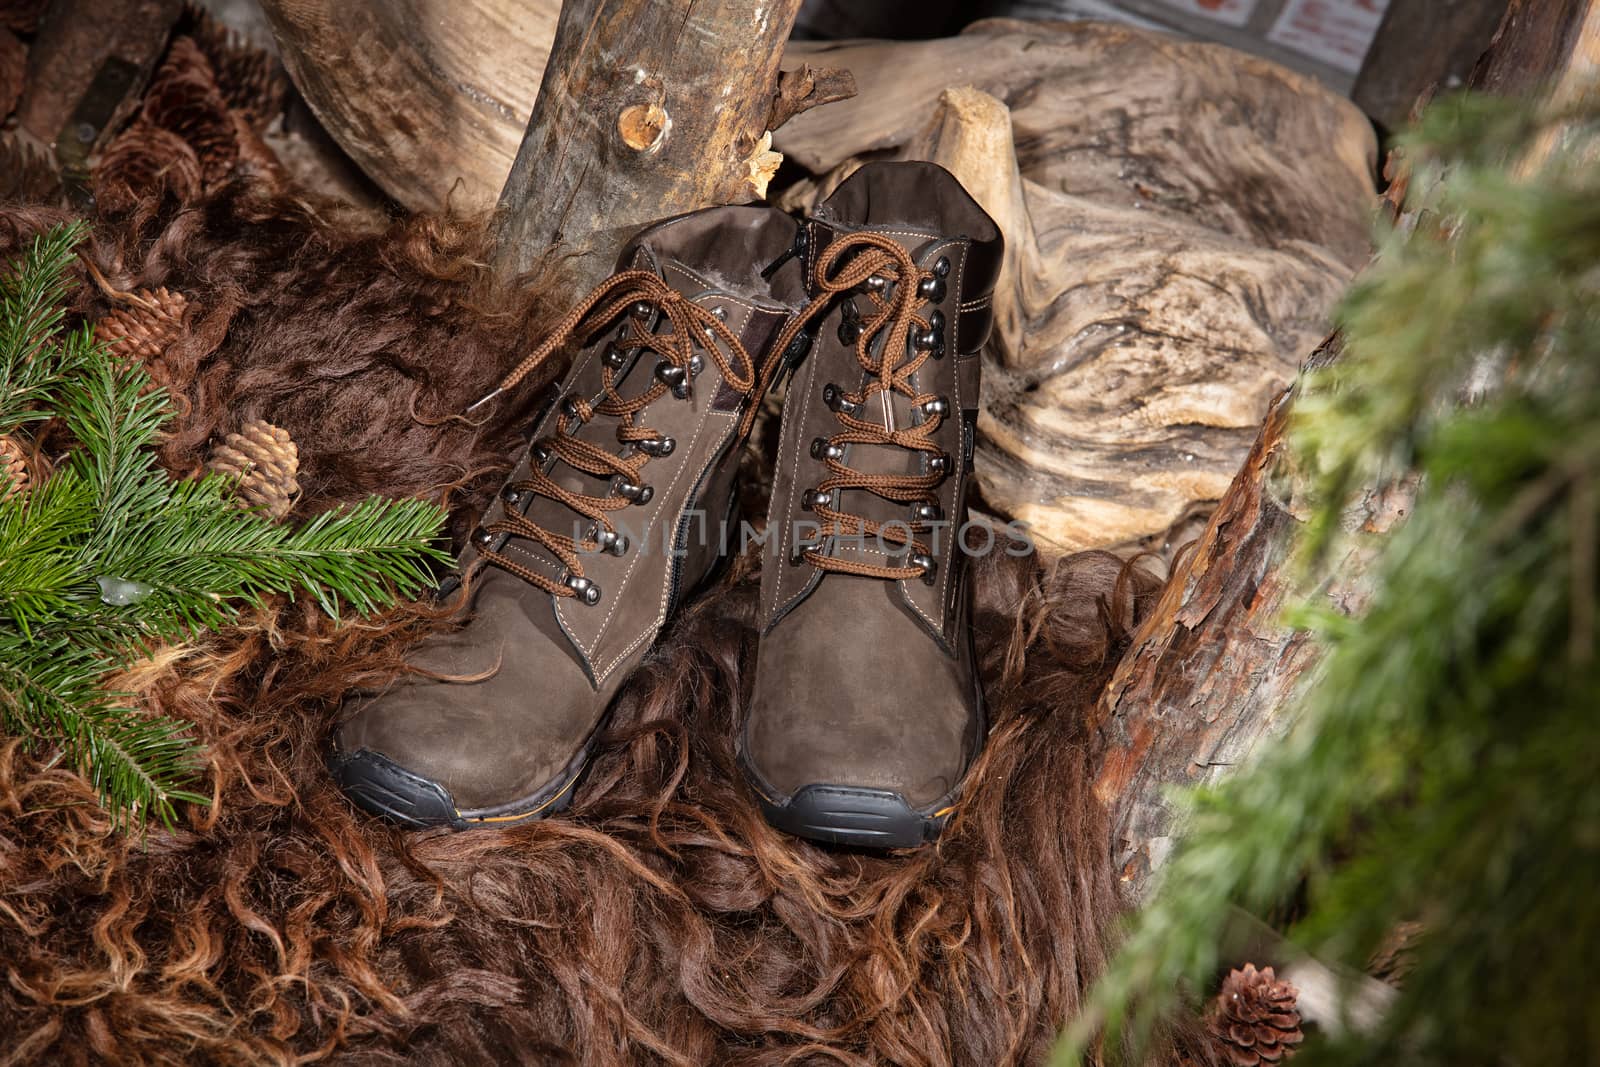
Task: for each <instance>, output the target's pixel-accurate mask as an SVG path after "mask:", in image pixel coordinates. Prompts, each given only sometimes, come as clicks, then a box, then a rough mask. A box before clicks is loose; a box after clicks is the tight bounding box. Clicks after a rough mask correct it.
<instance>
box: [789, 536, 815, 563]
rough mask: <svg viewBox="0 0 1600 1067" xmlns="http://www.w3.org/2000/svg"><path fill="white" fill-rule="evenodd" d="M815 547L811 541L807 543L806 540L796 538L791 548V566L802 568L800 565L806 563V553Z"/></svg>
mask: <svg viewBox="0 0 1600 1067" xmlns="http://www.w3.org/2000/svg"><path fill="white" fill-rule="evenodd" d="M815 547H816V546H815V545H813V544H812V543H811V542H810V541H807V540H806V539H805V538H802V537H797V538H795V541H794V544H793V545H791V546H789V566H791V567H798V566H800V564H802V563H804V562H805V561H806V553H807V552H809V551H810V550H811V549H813V548H815Z"/></svg>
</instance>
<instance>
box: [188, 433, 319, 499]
mask: <svg viewBox="0 0 1600 1067" xmlns="http://www.w3.org/2000/svg"><path fill="white" fill-rule="evenodd" d="M206 466H207V467H209V468H210V469H211V470H213V471H215V472H217V473H219V474H234V475H238V477H239V483H238V488H237V492H238V494H239V498H240V500H241V501H242V502H243V503H244V504H245V505H247V506H250V507H256V508H260V509H261V510H262V511H263V512H264V513H265V514H266V515H267V517H268V518H270V519H271V520H272V521H273V522H279V521H281V520H282V519H283V517H284V516H285V515H287V514H289V509H290V508H291V507H293V506H294V499H295V497H297V496H299V495H300V483H299V482H297V481H295V473H296V472H297V471H298V470H299V469H300V452H299V449H297V448H295V445H294V442H293V441H291V440H290V439H289V434H288V431H286V430H282V429H280V428H278V427H276V426H274V425H272V424H271V423H270V422H265V421H262V420H261V419H256V420H253V421H251V422H250V423H248V424H246V425H245V427H244V429H243V430H241V431H240V432H239V433H230V434H229V435H228V437H227V440H225V441H224V442H223V443H222V444H220V445H218V446H217V447H216V448H215V449H214V450H212V453H211V461H210V462H209V463H207V464H206Z"/></svg>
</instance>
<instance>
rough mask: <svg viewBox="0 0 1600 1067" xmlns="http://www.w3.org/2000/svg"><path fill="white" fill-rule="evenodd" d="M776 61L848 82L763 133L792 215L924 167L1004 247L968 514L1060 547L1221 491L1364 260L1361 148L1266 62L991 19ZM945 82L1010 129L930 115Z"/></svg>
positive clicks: (1365, 174)
mask: <svg viewBox="0 0 1600 1067" xmlns="http://www.w3.org/2000/svg"><path fill="white" fill-rule="evenodd" d="M790 56H791V59H802V58H804V59H810V60H813V61H816V62H824V63H828V64H830V65H834V66H841V67H844V68H846V69H849V70H851V71H853V72H854V73H855V74H856V78H857V82H858V85H859V87H860V90H861V92H860V95H859V96H858V97H856V98H855V99H853V100H850V101H846V102H844V103H841V104H838V105H835V106H834V107H831V108H829V109H827V110H826V111H824V112H820V113H816V114H813V115H802V116H801V117H799V118H798V119H796V120H795V121H794V122H792V123H790V124H789V125H788V126H786V127H785V128H784V129H783V130H781V131H779V132H778V134H777V135H776V137H775V142H776V144H777V145H778V147H779V148H780V150H781V151H783V152H784V154H785V156H786V157H787V158H789V159H791V160H793V161H795V162H798V163H800V164H801V165H803V166H805V167H807V168H808V169H810V170H812V171H813V172H814V173H816V174H819V175H822V176H823V177H822V178H821V179H820V180H819V181H818V182H814V183H806V184H804V185H802V186H801V187H799V188H797V189H796V190H794V192H793V193H792V194H791V195H790V196H789V198H788V200H787V201H786V202H787V203H788V204H789V205H790V206H796V207H799V206H805V205H806V204H807V203H809V201H810V200H811V199H813V198H814V197H815V196H816V195H817V194H819V193H821V192H825V191H826V190H827V189H828V188H829V187H830V186H831V185H832V184H833V183H834V182H836V181H837V180H839V179H841V178H842V177H843V175H844V174H845V173H847V172H848V170H849V169H850V168H851V167H852V166H853V165H854V164H855V163H856V162H858V161H859V160H861V159H864V158H883V157H886V156H887V157H895V158H933V159H937V160H938V161H939V162H942V163H945V164H946V165H947V166H949V167H950V168H951V169H952V170H954V171H956V173H957V174H958V176H959V177H960V178H961V179H962V181H963V182H965V183H966V184H967V185H968V186H969V187H971V188H974V189H975V190H981V191H979V192H978V198H979V200H980V201H982V202H983V203H984V204H985V205H986V206H987V207H989V209H990V211H991V212H992V213H994V214H995V215H996V217H997V219H998V221H999V222H1000V224H1001V227H1002V229H1003V230H1004V232H1005V233H1006V237H1007V242H1008V245H1009V250H1008V255H1007V264H1006V271H1005V274H1004V276H1003V277H1002V279H1001V282H1000V285H999V288H998V289H997V291H996V297H995V305H996V310H997V316H998V318H997V323H998V329H997V331H996V340H995V344H994V346H993V353H992V355H993V357H994V358H993V359H991V360H990V361H989V362H987V363H986V364H985V368H984V400H983V413H982V417H981V420H980V423H979V434H980V436H979V445H978V468H977V469H978V480H979V484H980V486H981V488H982V492H983V495H984V498H985V500H986V502H987V504H988V505H989V506H990V507H991V508H993V509H995V510H997V511H1000V512H1003V513H1005V514H1007V515H1008V516H1011V517H1014V518H1019V519H1023V520H1025V521H1027V522H1029V523H1030V524H1031V525H1032V528H1033V531H1034V534H1035V536H1036V538H1037V539H1038V540H1040V541H1041V542H1042V543H1044V544H1047V545H1049V546H1051V547H1052V548H1055V549H1057V550H1073V549H1081V548H1088V547H1099V546H1106V545H1117V544H1122V543H1126V542H1130V541H1136V540H1139V539H1143V538H1146V537H1148V536H1150V535H1152V534H1157V533H1159V532H1161V531H1165V530H1166V529H1168V528H1169V527H1170V526H1171V525H1172V524H1174V523H1175V522H1178V521H1180V520H1181V519H1183V518H1184V516H1185V515H1186V514H1188V513H1189V512H1190V511H1191V509H1192V508H1193V507H1194V506H1195V504H1196V503H1197V502H1202V501H1215V500H1216V499H1217V498H1218V497H1220V496H1221V495H1222V493H1223V491H1224V490H1225V489H1226V488H1227V486H1228V483H1229V481H1230V479H1231V478H1232V477H1233V475H1234V473H1235V472H1236V471H1237V470H1238V468H1239V463H1240V461H1241V460H1242V459H1243V458H1244V455H1245V453H1246V452H1247V451H1248V450H1249V447H1250V442H1251V439H1252V438H1253V437H1254V435H1255V432H1256V429H1257V427H1258V426H1259V425H1260V422H1261V417H1262V415H1263V414H1264V413H1265V411H1266V408H1267V405H1268V404H1269V403H1270V402H1271V400H1272V397H1273V396H1274V395H1275V394H1276V393H1277V392H1279V391H1280V390H1281V389H1282V388H1283V387H1284V386H1285V385H1286V384H1287V383H1288V381H1289V380H1290V378H1291V377H1292V376H1293V374H1294V372H1295V368H1296V366H1297V365H1298V363H1299V359H1300V357H1301V356H1302V355H1303V354H1304V353H1305V352H1306V351H1307V350H1308V349H1309V348H1310V347H1311V346H1312V345H1313V344H1315V343H1316V341H1317V339H1319V338H1320V337H1321V336H1322V335H1323V333H1325V332H1326V325H1325V323H1326V316H1327V313H1328V311H1329V309H1330V307H1331V305H1332V303H1333V301H1334V300H1335V299H1336V297H1337V295H1338V294H1339V292H1340V291H1341V290H1342V289H1343V287H1344V285H1345V284H1346V282H1348V280H1349V278H1350V276H1351V275H1352V274H1353V273H1354V271H1355V270H1356V268H1357V267H1358V266H1359V265H1360V264H1361V263H1364V262H1365V261H1366V257H1367V255H1368V252H1369V246H1368V237H1367V235H1368V232H1369V227H1370V218H1371V214H1372V206H1373V203H1374V200H1373V197H1374V189H1373V184H1372V179H1371V174H1372V167H1373V155H1374V152H1375V146H1374V141H1373V135H1372V131H1371V127H1370V125H1369V124H1368V123H1367V122H1366V121H1365V119H1364V118H1363V117H1362V116H1361V115H1360V113H1359V112H1358V111H1356V110H1355V109H1354V108H1353V107H1351V106H1350V104H1349V103H1348V102H1347V101H1344V100H1342V99H1340V98H1338V97H1336V96H1335V95H1333V94H1332V93H1330V92H1328V91H1327V90H1325V89H1323V88H1322V87H1321V86H1320V85H1318V84H1317V83H1315V82H1314V81H1312V80H1310V79H1307V78H1304V77H1301V76H1299V75H1296V74H1294V73H1292V72H1290V71H1287V70H1284V69H1282V68H1280V67H1277V66H1275V65H1273V64H1271V63H1267V62H1265V61H1262V60H1258V59H1254V58H1251V57H1249V56H1245V55H1242V54H1240V53H1237V52H1233V51H1230V50H1227V49H1223V48H1218V47H1216V46H1214V45H1206V44H1197V43H1193V42H1184V41H1178V40H1174V39H1172V38H1168V37H1165V36H1161V35H1158V34H1153V33H1148V32H1144V31H1141V30H1137V29H1132V28H1128V27H1121V26H1109V25H1104V24H1096V23H1081V24H1067V25H1053V26H1040V25H1037V24H1032V23H1021V22H1010V21H1001V20H994V21H987V22H982V23H978V24H977V25H975V26H973V27H972V28H971V29H969V30H968V31H967V32H966V33H963V34H962V35H960V36H959V37H955V38H949V39H945V40H938V41H925V42H914V43H911V42H908V43H886V42H862V43H854V44H844V45H809V44H807V45H793V46H791V48H790ZM963 83H965V84H967V85H970V86H973V87H975V88H976V89H978V90H981V91H982V93H983V94H988V96H989V97H992V98H993V99H996V100H999V101H1004V102H1008V103H1009V104H1010V109H1009V110H1010V121H1009V123H1008V122H1007V120H1006V111H1007V109H1006V107H1004V106H1000V105H997V106H996V108H994V109H990V110H991V111H992V112H993V113H992V114H990V115H989V116H988V117H984V116H983V115H980V114H978V113H977V112H974V113H973V114H972V115H970V116H968V117H966V118H960V117H959V116H957V115H956V114H955V113H953V112H949V108H950V106H951V100H952V97H945V98H944V101H943V103H941V90H942V89H943V88H944V87H945V86H948V85H951V84H957V85H959V84H963ZM965 99H969V100H970V99H973V98H970V97H969V98H965ZM940 108H944V109H945V112H939V110H938V109H940ZM979 110H980V111H981V110H982V109H981V108H980V109H979ZM951 123H956V124H958V125H961V126H963V127H964V128H966V129H968V130H969V131H974V132H972V133H969V134H964V135H962V136H961V137H959V138H957V140H958V141H960V143H961V144H962V145H964V146H965V147H963V148H961V149H960V150H951V149H950V148H949V147H948V146H947V147H945V148H940V149H935V148H934V147H933V144H932V141H931V140H930V136H931V135H930V133H929V130H930V129H936V128H938V127H940V126H949V125H950V124H951ZM1013 127H1014V129H1015V149H1014V150H1013V148H1012V143H1011V142H1012V138H1011V137H1010V136H1009V131H1010V130H1011V129H1012V128H1013ZM1001 133H1005V134H1006V136H1004V138H1003V140H1002V139H1001V138H1000V137H999V135H1000V134H1001ZM991 134H992V135H993V136H990V135H991ZM938 136H945V137H948V133H946V134H942V135H938ZM952 143H953V142H952Z"/></svg>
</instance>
